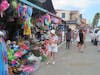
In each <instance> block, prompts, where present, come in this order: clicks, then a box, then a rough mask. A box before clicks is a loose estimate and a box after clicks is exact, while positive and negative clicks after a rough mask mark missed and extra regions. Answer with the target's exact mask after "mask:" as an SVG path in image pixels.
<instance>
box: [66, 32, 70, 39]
mask: <svg viewBox="0 0 100 75" xmlns="http://www.w3.org/2000/svg"><path fill="white" fill-rule="evenodd" d="M66 40H69V41H70V40H71V32H67V33H66Z"/></svg>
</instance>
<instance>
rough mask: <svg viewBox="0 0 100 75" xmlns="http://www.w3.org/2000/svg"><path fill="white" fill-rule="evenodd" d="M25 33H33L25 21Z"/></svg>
mask: <svg viewBox="0 0 100 75" xmlns="http://www.w3.org/2000/svg"><path fill="white" fill-rule="evenodd" d="M23 34H24V35H28V36H30V35H31V28H30V27H29V26H28V25H27V23H26V22H24V33H23Z"/></svg>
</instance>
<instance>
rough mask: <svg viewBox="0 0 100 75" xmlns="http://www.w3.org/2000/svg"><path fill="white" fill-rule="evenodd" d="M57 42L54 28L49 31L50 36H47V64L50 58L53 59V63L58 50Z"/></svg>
mask: <svg viewBox="0 0 100 75" xmlns="http://www.w3.org/2000/svg"><path fill="white" fill-rule="evenodd" d="M57 43H58V37H57V35H56V33H55V30H51V31H50V38H49V46H48V51H49V53H48V62H47V64H49V63H50V59H51V58H52V59H53V62H52V64H55V55H56V53H57V52H58V48H57Z"/></svg>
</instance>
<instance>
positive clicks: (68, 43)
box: [66, 29, 71, 49]
mask: <svg viewBox="0 0 100 75" xmlns="http://www.w3.org/2000/svg"><path fill="white" fill-rule="evenodd" d="M70 44H71V29H68V31H67V32H66V48H67V49H69V48H70Z"/></svg>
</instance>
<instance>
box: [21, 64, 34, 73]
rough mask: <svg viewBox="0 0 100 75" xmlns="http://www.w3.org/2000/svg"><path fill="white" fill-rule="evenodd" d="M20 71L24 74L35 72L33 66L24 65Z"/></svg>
mask: <svg viewBox="0 0 100 75" xmlns="http://www.w3.org/2000/svg"><path fill="white" fill-rule="evenodd" d="M22 70H23V71H24V72H33V71H35V69H34V66H33V65H26V66H23V67H22Z"/></svg>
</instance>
